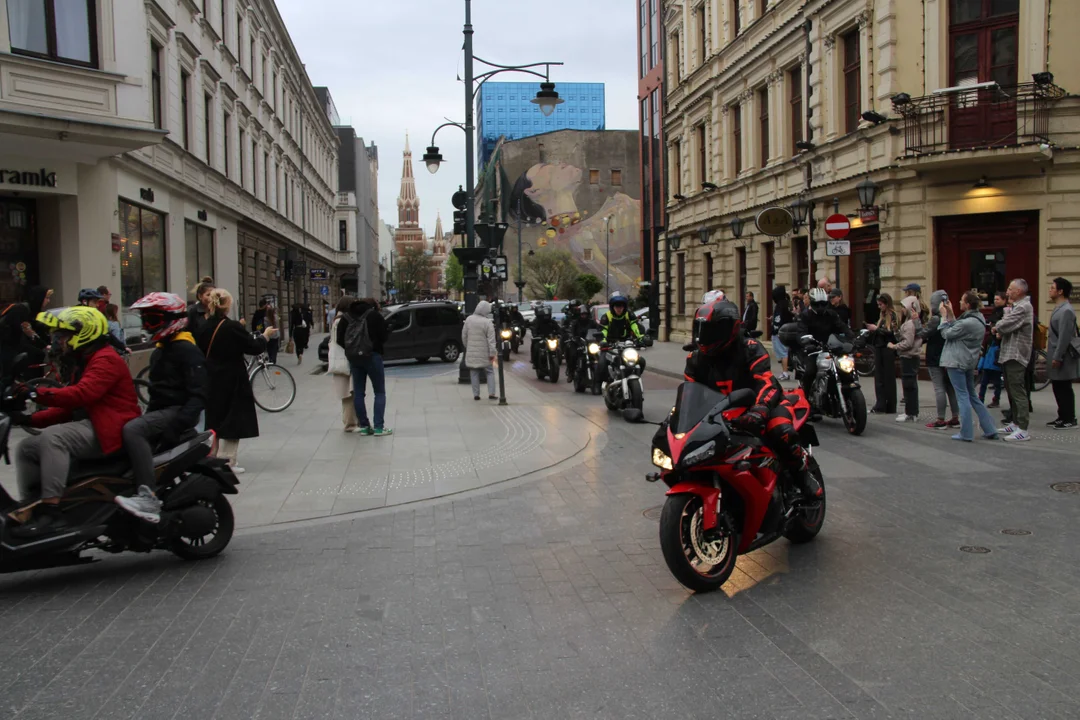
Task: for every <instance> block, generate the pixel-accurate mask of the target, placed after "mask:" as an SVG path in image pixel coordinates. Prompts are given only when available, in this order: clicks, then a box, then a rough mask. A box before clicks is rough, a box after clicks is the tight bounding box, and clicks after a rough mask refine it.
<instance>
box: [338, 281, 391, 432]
mask: <svg viewBox="0 0 1080 720" xmlns="http://www.w3.org/2000/svg"><path fill="white" fill-rule="evenodd" d="M388 334H389V333H388V332H387V329H386V320H385V319H384V318H383V316H382V313H381V312H379V303H378V302H377V301H376V300H375V299H374V298H363V299H361V300H356V301H354V302H353V303H352V304H351V305H350V306H349V311H348V313H346V315H345V316H344V317H343V318H341V321H340V322H338V324H337V333H336V340H337V343H338V344H339V345H341V347H343V348H345V357H346V358H348V360H349V367H350V368H351V369H352V380H353V402H354V403H355V405H356V417H357V421H358V424H357V426H356V427H355V428H353V429H352V432H354V433H357V434H360V435H374V436H376V437H384V436H386V435H393V434H394V430H393V428H388V427H386V424H385V419H386V372H385V370H384V369H383V345H384V343H385V342H386V338H387V335H388ZM368 380H371V390H372V392H373V393H374V395H375V408H374V411H375V418H374V420H375V424H374V427H372V423H371V422H370V421H369V420H368V413H367V405H366V402H365V400H366V390H367V381H368Z"/></svg>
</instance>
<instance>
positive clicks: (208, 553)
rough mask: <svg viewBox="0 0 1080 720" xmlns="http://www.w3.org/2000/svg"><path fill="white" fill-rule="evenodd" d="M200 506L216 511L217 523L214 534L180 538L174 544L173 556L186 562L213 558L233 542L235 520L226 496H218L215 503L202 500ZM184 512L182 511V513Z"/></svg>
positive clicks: (172, 547)
mask: <svg viewBox="0 0 1080 720" xmlns="http://www.w3.org/2000/svg"><path fill="white" fill-rule="evenodd" d="M199 504H200V505H203V506H204V507H207V508H209V509H211V510H213V511H214V515H215V516H216V522H215V524H214V529H213V531H212V532H210V533H208V534H206V535H203V536H201V537H197V538H194V537H183V536H181V537H179V538H177V539H175V540H173V542H172V546H171V549H172V551H173V554H175V555H177V556H179V557H182V558H183V559H185V560H205V559H206V558H212V557H214V556H215V555H217V554H218V553H220V552H221V551H222V550H224V549H225V547H226V546H227V545H228V544H229V541H230V540H232V536H233V529H234V527H235V519H234V518H233V511H232V505H230V504H229V501H228V500H227V499H226V498H225V496H224V495H218V496H217V497H215V498H214V500H213V501H207V500H200V501H199ZM181 512H182V511H181Z"/></svg>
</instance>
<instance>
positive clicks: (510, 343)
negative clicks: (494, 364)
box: [499, 323, 521, 362]
mask: <svg viewBox="0 0 1080 720" xmlns="http://www.w3.org/2000/svg"><path fill="white" fill-rule="evenodd" d="M520 346H521V328H519V327H515V326H513V325H511V324H510V323H503V325H502V328H501V329H500V330H499V352H500V353H501V354H502V359H503V362H509V361H510V353H511V352H515V353H516V352H517V351H518V348H519V347H520Z"/></svg>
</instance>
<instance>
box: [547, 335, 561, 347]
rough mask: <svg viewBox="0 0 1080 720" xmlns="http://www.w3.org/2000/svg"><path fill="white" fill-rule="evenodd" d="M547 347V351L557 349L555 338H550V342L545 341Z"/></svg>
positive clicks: (557, 344) (557, 343)
mask: <svg viewBox="0 0 1080 720" xmlns="http://www.w3.org/2000/svg"><path fill="white" fill-rule="evenodd" d="M547 346H548V350H554V349H555V348H557V347H559V341H558V340H556V339H555V338H551V339H550V340H548V341H547Z"/></svg>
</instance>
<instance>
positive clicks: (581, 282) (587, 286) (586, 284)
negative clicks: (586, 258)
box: [577, 273, 604, 302]
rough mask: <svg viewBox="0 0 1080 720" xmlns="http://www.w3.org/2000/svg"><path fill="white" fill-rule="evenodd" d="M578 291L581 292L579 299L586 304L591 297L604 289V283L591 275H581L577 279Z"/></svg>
mask: <svg viewBox="0 0 1080 720" xmlns="http://www.w3.org/2000/svg"><path fill="white" fill-rule="evenodd" d="M577 285H578V290H580V291H581V299H582V300H584V301H585V302H588V301H589V300H590V299H592V296H593V295H595V294H596V293H598V292H600V291H601V290H603V289H604V283H603V282H602V281H601V280H600V278H598V277H596V276H595V275H593V274H592V273H582V274H581V275H578V279H577Z"/></svg>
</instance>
